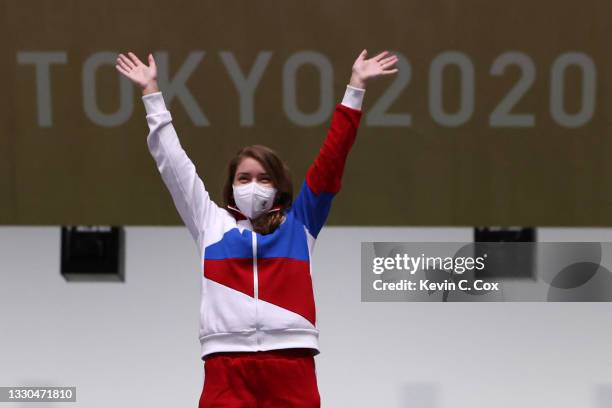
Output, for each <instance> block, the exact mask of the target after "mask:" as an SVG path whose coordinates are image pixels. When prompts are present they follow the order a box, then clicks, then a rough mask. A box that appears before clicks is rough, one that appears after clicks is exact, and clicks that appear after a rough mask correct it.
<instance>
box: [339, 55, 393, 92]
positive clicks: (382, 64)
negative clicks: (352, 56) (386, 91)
mask: <svg viewBox="0 0 612 408" xmlns="http://www.w3.org/2000/svg"><path fill="white" fill-rule="evenodd" d="M388 54H389V51H383V52H381V53H380V54H378V55H377V56H375V57H372V58H370V59H366V57H367V55H368V51H367V50H363V51H361V54H359V56H358V57H357V59H356V60H355V63H354V64H353V73H352V75H351V80H350V82H349V85H351V86H354V87H356V88H363V89H365V87H366V83H367V82H368V80H370V79H373V78H377V77H380V76H384V75H391V74H395V73H396V72H397V71H398V69H397V68H393V66H394V65H395V63H396V62H397V61H398V58H397V56H396V55H388Z"/></svg>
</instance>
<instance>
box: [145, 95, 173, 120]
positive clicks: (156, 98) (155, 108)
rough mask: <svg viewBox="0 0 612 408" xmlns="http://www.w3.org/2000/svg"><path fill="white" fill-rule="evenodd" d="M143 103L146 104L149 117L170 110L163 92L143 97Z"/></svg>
mask: <svg viewBox="0 0 612 408" xmlns="http://www.w3.org/2000/svg"><path fill="white" fill-rule="evenodd" d="M142 101H143V102H144V106H145V112H147V115H152V114H154V113H160V112H165V111H167V110H168V109H167V108H166V103H165V102H164V97H163V95H162V93H161V91H159V92H153V93H150V94H146V95H143V96H142Z"/></svg>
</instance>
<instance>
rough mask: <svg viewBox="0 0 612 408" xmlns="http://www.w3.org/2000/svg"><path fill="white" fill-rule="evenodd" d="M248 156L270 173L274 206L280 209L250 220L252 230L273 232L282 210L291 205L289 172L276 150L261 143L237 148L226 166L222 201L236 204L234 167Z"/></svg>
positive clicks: (291, 187) (226, 204)
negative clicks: (275, 191)
mask: <svg viewBox="0 0 612 408" xmlns="http://www.w3.org/2000/svg"><path fill="white" fill-rule="evenodd" d="M247 157H250V158H252V159H255V160H257V161H258V162H259V163H260V164H261V165H262V167H263V168H264V169H265V170H266V173H268V174H269V175H270V178H271V179H272V183H274V187H275V188H276V190H277V194H276V200H275V201H274V204H273V207H274V206H279V207H280V211H273V212H269V213H265V214H262V215H260V216H259V217H257V218H256V219H254V220H251V221H252V224H253V230H254V231H255V232H258V233H260V234H269V233H271V232H274V230H275V229H276V228H278V226H279V225H280V224H281V223H282V222H283V216H284V215H283V212H284V211H283V210H284V209H286V208H289V207H291V204H292V202H293V182H292V181H291V172H290V171H289V167H288V166H287V165H286V164H285V162H283V161H282V160H281V159H280V157H278V155H277V154H276V152H275V151H274V150H272V149H270V148H269V147H266V146H263V145H252V146H246V147H243V148H242V149H240V150H238V152H237V153H236V156H234V158H232V159H231V160H230V162H229V165H228V168H227V177H226V179H225V186H224V187H223V202H224V205H225V206H228V205H232V206H236V202H235V201H234V190H233V188H232V186H233V184H234V177H235V176H236V169H237V168H238V165H239V164H240V162H242V160H243V159H245V158H247Z"/></svg>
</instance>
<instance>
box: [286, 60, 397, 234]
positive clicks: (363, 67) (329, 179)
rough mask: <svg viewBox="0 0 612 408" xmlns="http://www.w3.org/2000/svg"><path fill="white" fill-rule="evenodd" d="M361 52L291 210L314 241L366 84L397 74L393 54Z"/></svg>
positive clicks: (328, 205)
mask: <svg viewBox="0 0 612 408" xmlns="http://www.w3.org/2000/svg"><path fill="white" fill-rule="evenodd" d="M366 56H367V51H366V50H363V51H362V52H361V54H360V55H359V56H358V57H357V59H356V60H355V63H354V64H353V69H352V74H351V79H350V81H349V84H348V85H347V87H346V91H345V93H344V97H343V99H342V102H341V103H339V104H337V105H336V107H335V110H334V113H333V116H332V120H331V125H330V127H329V130H328V132H327V137H326V138H325V140H324V141H323V146H321V149H320V150H319V153H318V155H317V157H316V158H315V160H314V163H313V164H312V165H311V166H310V168H309V169H308V172H307V173H306V179H305V180H304V182H303V184H302V187H301V189H300V192H299V194H298V196H297V198H296V200H295V202H294V204H293V206H292V208H291V211H293V213H294V214H295V216H296V217H297V218H299V219H300V220H301V221H302V222H303V223H304V225H305V226H306V229H308V232H309V233H310V235H312V236H313V238H316V237H317V235H318V234H319V231H320V230H321V228H322V227H323V224H325V221H326V219H327V216H328V214H329V211H330V209H331V202H332V199H333V198H334V196H335V195H336V194H337V193H338V192H339V191H340V187H341V185H342V175H343V173H344V167H345V164H346V159H347V157H348V154H349V152H350V150H351V147H352V146H353V143H354V141H355V137H356V135H357V129H358V127H359V122H360V119H361V106H362V101H363V95H364V93H365V88H366V85H367V82H368V81H369V80H371V79H373V78H376V77H379V76H383V75H390V74H394V73H396V72H397V68H393V66H394V64H395V63H396V62H397V57H396V56H395V55H391V56H388V52H387V51H384V52H382V53H380V54H378V55H377V56H375V57H373V58H370V59H366Z"/></svg>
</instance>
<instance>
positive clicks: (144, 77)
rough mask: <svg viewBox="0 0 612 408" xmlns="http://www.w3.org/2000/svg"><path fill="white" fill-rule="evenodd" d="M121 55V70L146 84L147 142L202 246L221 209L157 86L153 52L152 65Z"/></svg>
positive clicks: (193, 234) (180, 209)
mask: <svg viewBox="0 0 612 408" xmlns="http://www.w3.org/2000/svg"><path fill="white" fill-rule="evenodd" d="M128 55H129V58H128V57H126V56H124V55H123V54H120V55H119V58H117V66H116V67H117V70H118V71H119V72H121V73H122V74H124V75H125V76H127V77H128V78H130V79H131V80H132V81H133V82H134V83H136V84H138V85H139V86H140V87H141V88H142V93H143V96H142V101H143V103H144V107H145V112H146V119H147V124H148V126H149V134H148V136H147V144H148V147H149V151H150V152H151V155H152V156H153V158H154V159H155V162H156V164H157V168H158V170H159V172H160V174H161V176H162V179H163V181H164V183H165V185H166V187H167V188H168V190H169V191H170V194H171V196H172V200H173V201H174V205H175V206H176V209H177V211H178V213H179V215H180V216H181V218H182V220H183V222H184V223H185V225H186V226H187V228H188V230H189V232H190V233H191V236H192V237H193V239H194V240H195V241H196V243H198V247H199V246H200V238H201V232H202V230H203V229H205V227H206V225H209V223H211V222H212V221H213V218H214V217H215V216H217V214H218V212H219V211H220V209H219V208H218V207H217V205H216V204H215V203H214V202H213V201H212V200H211V199H210V197H209V194H208V192H207V191H206V189H205V187H204V183H203V182H202V180H201V179H200V177H199V176H198V174H197V172H196V169H195V166H194V164H193V163H192V161H191V160H190V159H189V157H188V156H187V154H186V153H185V150H184V149H183V148H182V146H181V144H180V142H179V138H178V135H177V134H176V131H175V129H174V126H173V125H172V116H171V115H170V112H169V111H168V109H167V108H166V104H165V102H164V98H163V95H162V93H161V92H160V90H159V88H158V86H157V80H156V78H157V69H156V66H155V61H154V59H153V56H152V55H151V54H149V66H146V65H144V64H143V63H142V62H140V60H139V59H138V58H137V57H136V56H135V55H134V54H132V53H128Z"/></svg>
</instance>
